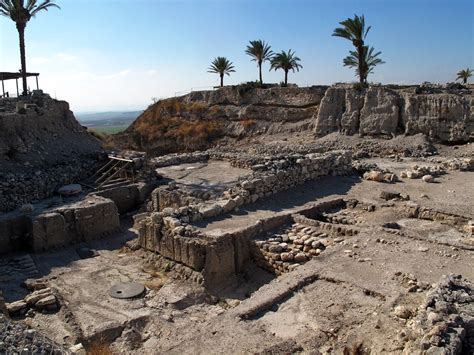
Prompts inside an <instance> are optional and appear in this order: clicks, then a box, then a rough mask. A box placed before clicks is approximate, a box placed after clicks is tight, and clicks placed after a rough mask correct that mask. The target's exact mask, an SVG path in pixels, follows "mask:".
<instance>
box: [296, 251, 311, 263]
mask: <svg viewBox="0 0 474 355" xmlns="http://www.w3.org/2000/svg"><path fill="white" fill-rule="evenodd" d="M294 260H295V262H297V263H304V262H306V260H308V258H307V257H306V255H305V254H303V253H298V254H296V255H295V258H294Z"/></svg>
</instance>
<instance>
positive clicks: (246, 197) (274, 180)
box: [152, 151, 352, 222]
mask: <svg viewBox="0 0 474 355" xmlns="http://www.w3.org/2000/svg"><path fill="white" fill-rule="evenodd" d="M210 157H215V158H217V157H218V156H217V155H213V154H210ZM220 158H224V159H225V157H222V156H220ZM255 159H256V160H257V162H263V161H262V160H261V159H258V158H253V160H252V161H250V163H249V161H248V160H246V159H245V157H244V159H240V157H239V156H237V157H235V158H234V159H230V158H229V161H230V162H231V164H232V165H234V166H237V167H250V168H251V169H252V173H251V174H250V175H249V176H246V177H242V180H241V181H240V182H239V183H238V184H237V185H236V186H234V187H232V188H230V189H229V190H226V191H224V193H223V194H222V196H221V197H220V198H218V199H214V200H208V201H203V200H199V199H197V198H196V197H193V196H190V195H189V192H188V191H185V190H179V189H177V187H176V186H175V185H174V184H171V185H168V186H162V187H159V188H158V189H156V190H154V191H153V192H152V201H153V209H154V210H155V211H163V210H164V209H165V208H172V209H175V210H176V211H174V212H172V213H173V215H175V216H179V217H180V218H184V220H185V222H189V221H197V220H199V219H202V218H210V217H215V216H217V215H219V214H222V213H227V212H230V211H231V210H233V209H235V208H238V207H240V206H242V205H244V204H247V203H253V202H256V201H257V200H259V199H261V198H264V197H268V196H271V195H273V194H275V193H277V192H279V191H283V190H287V189H289V188H291V187H293V186H296V185H299V184H302V183H304V182H305V181H309V180H314V179H317V178H318V177H321V176H326V175H344V174H347V173H349V172H350V171H352V166H351V155H350V153H349V152H346V151H335V152H330V153H324V154H316V153H314V154H307V155H299V156H289V157H286V159H280V158H278V157H276V158H275V159H274V160H268V159H267V160H266V162H265V164H254V165H252V164H253V163H255V162H256V161H255ZM167 213H168V212H167Z"/></svg>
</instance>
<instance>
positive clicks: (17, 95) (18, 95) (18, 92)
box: [15, 79, 20, 97]
mask: <svg viewBox="0 0 474 355" xmlns="http://www.w3.org/2000/svg"><path fill="white" fill-rule="evenodd" d="M15 81H16V97H20V91H19V90H18V79H15Z"/></svg>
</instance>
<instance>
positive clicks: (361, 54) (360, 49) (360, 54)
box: [357, 44, 365, 84]
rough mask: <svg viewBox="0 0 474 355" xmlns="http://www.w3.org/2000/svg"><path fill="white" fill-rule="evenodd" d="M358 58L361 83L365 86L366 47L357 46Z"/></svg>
mask: <svg viewBox="0 0 474 355" xmlns="http://www.w3.org/2000/svg"><path fill="white" fill-rule="evenodd" d="M357 58H358V61H359V63H358V64H359V83H361V84H364V82H365V77H364V63H363V61H364V45H363V44H362V45H358V46H357Z"/></svg>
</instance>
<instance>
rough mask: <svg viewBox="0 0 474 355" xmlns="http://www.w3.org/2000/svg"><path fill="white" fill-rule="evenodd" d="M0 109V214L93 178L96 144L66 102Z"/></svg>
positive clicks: (9, 104)
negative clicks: (84, 179)
mask: <svg viewBox="0 0 474 355" xmlns="http://www.w3.org/2000/svg"><path fill="white" fill-rule="evenodd" d="M17 104H18V105H20V106H21V105H25V104H26V105H27V106H26V109H25V108H21V109H20V110H17V107H16V105H17ZM0 107H1V108H2V111H1V112H0V213H1V212H6V211H10V210H13V209H15V208H18V207H20V206H21V205H22V204H24V203H29V202H33V201H38V200H41V199H44V198H47V197H49V196H51V195H52V194H54V192H55V191H56V190H57V188H59V187H61V186H62V185H64V184H69V183H74V182H78V181H80V180H81V179H83V178H85V177H86V176H88V175H91V174H93V173H94V171H95V169H96V167H95V164H96V163H97V162H98V160H99V159H100V158H101V156H102V149H101V142H100V141H99V140H98V139H96V138H94V137H93V136H92V135H90V134H89V133H88V132H87V130H86V129H85V128H84V127H82V126H81V125H80V124H79V123H78V122H77V121H76V119H75V117H74V114H73V113H72V112H71V111H70V110H69V104H68V103H67V102H65V101H57V100H53V99H51V98H49V96H44V97H39V98H36V99H35V100H30V101H28V102H18V101H17V100H16V99H10V100H2V101H0ZM17 111H20V112H21V113H18V112H17Z"/></svg>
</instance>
